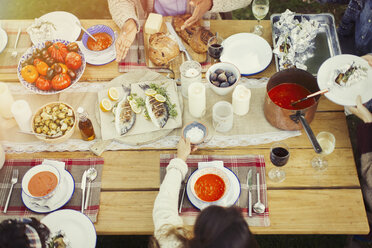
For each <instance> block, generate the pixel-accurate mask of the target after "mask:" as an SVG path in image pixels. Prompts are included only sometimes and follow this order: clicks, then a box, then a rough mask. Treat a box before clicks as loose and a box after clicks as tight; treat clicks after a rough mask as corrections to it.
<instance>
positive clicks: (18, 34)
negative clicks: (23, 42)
mask: <svg viewBox="0 0 372 248" xmlns="http://www.w3.org/2000/svg"><path fill="white" fill-rule="evenodd" d="M20 35H21V28H20V27H19V28H18V33H17V38H16V41H15V43H14V51H13V52H12V57H13V58H16V57H17V55H18V52H17V44H18V40H19V36H20Z"/></svg>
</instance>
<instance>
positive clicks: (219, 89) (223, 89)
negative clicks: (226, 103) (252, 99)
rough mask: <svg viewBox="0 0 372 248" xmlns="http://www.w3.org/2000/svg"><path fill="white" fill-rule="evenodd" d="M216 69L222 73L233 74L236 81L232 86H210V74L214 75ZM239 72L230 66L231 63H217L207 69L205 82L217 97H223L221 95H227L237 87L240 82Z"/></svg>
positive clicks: (233, 66)
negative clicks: (222, 71) (228, 72)
mask: <svg viewBox="0 0 372 248" xmlns="http://www.w3.org/2000/svg"><path fill="white" fill-rule="evenodd" d="M217 69H222V70H224V71H230V72H232V73H233V74H234V76H235V77H236V81H235V83H234V84H232V85H230V86H228V87H218V86H216V85H214V84H212V82H211V80H210V76H211V74H212V73H214V72H215V71H216V70H217ZM240 77H241V76H240V71H239V69H238V68H237V67H236V66H235V65H233V64H231V63H227V62H219V63H216V64H214V65H212V66H211V67H209V68H208V71H207V72H206V74H205V78H206V79H207V81H208V82H209V85H210V87H211V89H212V90H213V91H214V92H215V93H216V94H218V95H220V96H223V95H227V94H228V93H230V92H231V91H233V89H234V88H235V87H236V85H238V83H239V81H240Z"/></svg>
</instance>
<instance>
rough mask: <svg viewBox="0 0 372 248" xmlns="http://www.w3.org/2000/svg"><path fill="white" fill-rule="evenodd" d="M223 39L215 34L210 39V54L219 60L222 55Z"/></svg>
mask: <svg viewBox="0 0 372 248" xmlns="http://www.w3.org/2000/svg"><path fill="white" fill-rule="evenodd" d="M222 42H223V39H222V37H220V36H213V37H211V38H210V39H209V40H208V54H209V56H211V57H212V58H214V59H216V60H218V59H220V57H221V54H222V51H223V46H222Z"/></svg>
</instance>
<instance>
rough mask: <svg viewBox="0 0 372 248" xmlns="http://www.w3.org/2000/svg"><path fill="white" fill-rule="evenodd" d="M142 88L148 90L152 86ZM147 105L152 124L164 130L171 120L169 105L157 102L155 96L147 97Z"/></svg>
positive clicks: (142, 86)
mask: <svg viewBox="0 0 372 248" xmlns="http://www.w3.org/2000/svg"><path fill="white" fill-rule="evenodd" d="M141 88H142V89H143V90H146V89H148V88H150V86H148V85H141ZM145 105H146V109H147V113H148V114H149V116H150V119H151V121H152V123H153V124H154V125H155V126H156V127H158V128H163V127H164V126H165V124H167V122H168V118H169V111H168V104H167V103H166V102H159V101H157V100H156V99H155V97H154V96H146V99H145Z"/></svg>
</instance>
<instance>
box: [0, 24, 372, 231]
mask: <svg viewBox="0 0 372 248" xmlns="http://www.w3.org/2000/svg"><path fill="white" fill-rule="evenodd" d="M12 21H13V22H23V23H25V22H29V23H31V22H32V20H20V21H17V20H12ZM81 23H82V25H83V26H84V27H89V26H92V25H94V24H97V23H102V24H106V25H109V26H110V27H112V28H113V29H114V30H117V27H116V25H115V24H114V23H113V21H112V20H81ZM255 23H256V21H251V20H244V21H237V20H224V21H220V20H212V21H211V26H210V28H211V31H212V32H216V31H218V32H219V34H220V35H221V36H222V37H225V38H226V37H228V36H230V35H232V34H235V33H239V32H251V30H252V28H253V26H254V24H255ZM262 24H263V26H264V28H265V32H264V35H263V37H264V38H265V39H266V40H267V41H268V42H269V43H270V45H272V38H271V24H270V21H262ZM275 72H276V70H275V65H274V62H272V63H271V65H270V66H269V67H268V68H267V69H266V70H265V71H264V72H262V73H260V74H258V75H255V76H254V77H256V78H260V77H270V76H271V75H272V74H274V73H275ZM118 75H120V73H119V72H118V69H117V63H116V62H112V63H109V64H107V65H104V66H91V65H87V67H86V70H85V72H84V75H83V77H82V79H81V81H95V82H97V81H110V80H111V79H112V78H114V77H116V76H118ZM0 81H5V82H17V81H18V79H17V75H16V74H0ZM311 128H312V130H313V132H314V133H315V134H316V133H318V132H320V131H330V132H332V133H333V134H334V135H335V137H336V148H335V151H334V152H333V153H332V154H330V155H328V156H327V159H328V163H329V167H328V169H327V170H326V171H324V172H316V171H315V170H314V169H313V168H312V167H311V165H310V160H311V158H312V157H313V156H314V154H315V152H314V150H313V148H312V146H311V144H310V142H309V140H308V138H307V136H306V134H304V132H303V134H302V135H301V136H298V137H293V138H289V139H287V140H286V141H285V142H286V143H287V144H288V145H289V147H290V149H291V158H290V160H289V162H288V164H287V165H286V166H285V167H284V169H285V171H286V174H287V175H286V180H285V181H284V182H282V183H280V184H275V183H272V182H271V181H270V180H269V179H268V180H267V187H268V204H269V212H270V222H271V225H270V226H269V227H251V230H252V232H253V233H255V234H367V233H368V232H369V226H368V222H367V217H366V212H365V208H364V203H363V198H362V193H361V189H360V184H359V180H358V176H357V171H356V167H355V162H354V157H353V152H352V147H351V143H350V139H349V135H348V128H347V123H346V119H345V115H344V113H343V107H341V106H338V105H336V104H334V103H332V102H330V101H328V100H327V99H326V98H325V97H322V98H321V100H320V103H319V106H318V109H317V113H316V115H315V119H314V120H313V121H312V123H311ZM270 146H271V144H263V145H257V146H248V147H234V148H228V149H220V148H218V149H216V148H203V149H201V150H199V151H197V152H196V154H221V155H237V154H262V155H264V156H265V161H270V160H269V148H270ZM175 151H176V150H175V149H141V150H123V151H106V152H104V153H103V154H102V157H104V159H105V165H104V169H103V175H102V191H101V202H100V210H99V215H98V222H97V223H95V227H96V230H97V233H98V234H102V235H108V234H113V235H141V234H147V235H148V234H152V233H153V223H152V207H153V202H154V199H155V197H156V195H157V191H158V189H159V184H160V181H159V155H160V154H161V153H175ZM26 156H27V157H33V158H78V157H91V156H94V155H93V154H92V153H91V152H42V153H34V154H7V155H6V157H7V158H8V159H10V158H25V157H26ZM266 166H267V169H266V171H268V170H270V169H271V168H272V165H271V164H270V163H267V164H266Z"/></svg>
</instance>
